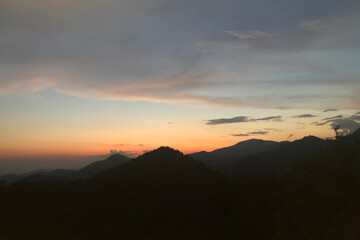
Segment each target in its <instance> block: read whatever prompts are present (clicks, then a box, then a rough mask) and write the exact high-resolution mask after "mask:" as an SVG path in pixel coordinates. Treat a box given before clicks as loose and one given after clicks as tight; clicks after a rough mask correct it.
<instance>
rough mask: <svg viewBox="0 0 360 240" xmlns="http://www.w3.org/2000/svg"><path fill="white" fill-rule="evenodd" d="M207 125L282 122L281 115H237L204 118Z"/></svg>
mask: <svg viewBox="0 0 360 240" xmlns="http://www.w3.org/2000/svg"><path fill="white" fill-rule="evenodd" d="M206 121H207V122H206V124H207V125H218V124H227V123H240V122H257V121H271V122H282V121H283V120H282V118H281V116H270V117H264V118H250V117H248V116H237V117H233V118H218V119H210V120H206Z"/></svg>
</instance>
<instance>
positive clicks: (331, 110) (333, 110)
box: [323, 108, 339, 112]
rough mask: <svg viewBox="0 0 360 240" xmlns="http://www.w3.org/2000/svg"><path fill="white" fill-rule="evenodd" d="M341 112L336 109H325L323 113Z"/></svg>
mask: <svg viewBox="0 0 360 240" xmlns="http://www.w3.org/2000/svg"><path fill="white" fill-rule="evenodd" d="M337 111H339V110H337V109H334V108H329V109H325V110H324V111H323V112H337Z"/></svg>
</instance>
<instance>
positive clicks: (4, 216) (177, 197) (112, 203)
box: [0, 140, 360, 240]
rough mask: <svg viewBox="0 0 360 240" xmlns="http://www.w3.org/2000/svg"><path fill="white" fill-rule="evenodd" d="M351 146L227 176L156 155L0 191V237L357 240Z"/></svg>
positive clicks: (356, 166)
mask: <svg viewBox="0 0 360 240" xmlns="http://www.w3.org/2000/svg"><path fill="white" fill-rule="evenodd" d="M359 149H360V144H359V142H356V143H352V144H344V143H343V142H341V140H338V141H336V142H335V144H334V147H333V148H332V149H331V150H329V151H327V152H324V153H323V154H321V155H317V156H316V157H310V158H307V159H303V160H301V161H297V162H295V163H293V164H292V165H291V166H289V168H288V169H287V170H286V171H285V172H283V173H281V174H278V175H273V176H271V177H256V176H242V177H240V178H232V177H229V176H227V175H224V174H222V173H219V172H215V171H213V170H211V169H210V168H208V167H206V166H205V165H204V164H202V163H201V162H198V161H196V160H193V159H192V158H190V157H188V156H184V155H183V154H182V153H180V152H178V151H174V150H172V149H170V148H160V149H157V150H155V151H152V152H149V153H147V154H144V155H142V156H140V157H139V158H137V159H134V160H131V161H130V162H128V163H125V164H122V165H120V166H118V167H115V168H113V169H111V170H109V171H106V172H103V173H101V174H99V175H97V176H95V177H94V178H91V179H88V180H79V181H73V182H18V183H14V184H12V185H8V186H7V185H4V184H3V185H1V186H0V239H7V240H12V239H16V240H17V239H27V240H28V239H37V240H39V239H54V240H55V239H84V240H85V239H129V240H131V239H148V240H149V239H174V240H176V239H225V240H226V239H229V240H230V239H274V240H280V239H292V240H296V239H316V240H319V239H358V237H359V236H360V150H359Z"/></svg>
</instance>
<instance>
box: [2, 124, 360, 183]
mask: <svg viewBox="0 0 360 240" xmlns="http://www.w3.org/2000/svg"><path fill="white" fill-rule="evenodd" d="M359 141H360V129H358V130H357V131H355V132H354V133H352V134H349V135H347V136H344V137H341V138H339V141H337V143H338V144H341V143H346V144H354V143H357V142H359ZM333 145H334V141H333V140H324V139H320V138H318V137H314V136H307V137H304V138H303V139H300V140H296V141H293V142H289V141H283V142H275V141H265V140H260V139H250V140H246V141H242V142H239V143H237V144H235V145H232V146H229V147H225V148H220V149H216V150H214V151H211V152H205V151H202V152H196V153H192V154H188V155H187V158H192V159H195V160H198V161H200V162H202V163H204V164H205V165H207V166H210V167H211V168H213V169H216V170H219V171H221V172H223V173H226V174H229V175H231V176H234V177H239V176H242V175H259V176H266V175H272V174H278V173H281V172H283V171H285V170H286V169H287V168H288V167H289V166H290V165H291V164H292V163H293V162H296V161H298V160H301V159H304V158H308V157H309V156H316V155H317V154H321V153H323V152H325V151H327V150H328V149H329V148H331V147H332V146H333ZM160 149H162V150H164V149H163V148H160ZM164 151H165V152H167V151H166V150H164ZM145 156H148V155H145ZM139 159H142V157H140V158H139ZM129 161H130V158H128V157H125V156H123V155H120V154H114V155H111V156H110V157H108V158H107V159H105V160H101V161H96V162H93V163H91V164H89V165H87V166H85V167H83V168H81V169H78V170H71V169H56V170H48V169H46V170H35V171H32V172H28V173H24V174H7V175H2V176H0V181H5V182H7V183H13V182H16V181H34V182H36V181H73V180H80V179H88V178H91V177H93V176H95V175H97V174H99V173H102V172H105V171H107V170H110V169H112V168H114V167H117V166H118V165H120V164H123V163H127V162H129ZM137 161H140V160H132V161H130V162H134V163H132V164H135V163H136V162H137Z"/></svg>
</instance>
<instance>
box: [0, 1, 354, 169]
mask: <svg viewBox="0 0 360 240" xmlns="http://www.w3.org/2000/svg"><path fill="white" fill-rule="evenodd" d="M359 26H360V2H359V1H357V0H311V1H310V0H303V1H299V0H277V1H275V0H261V1H254V0H253V1H250V0H237V1H236V0H221V1H220V0H219V1H215V0H121V1H119V0H117V1H116V0H102V1H98V0H21V1H14V0H1V1H0V161H5V160H9V159H12V158H24V159H25V158H29V157H31V158H36V157H50V156H90V155H99V154H105V153H108V152H109V151H110V149H115V150H118V151H122V153H124V154H127V155H130V156H135V155H137V154H141V153H143V152H144V151H147V150H152V149H154V148H157V147H159V146H162V145H167V146H171V147H173V148H176V149H179V150H181V151H183V152H185V153H191V152H195V151H200V150H206V151H209V150H213V149H216V148H220V147H224V146H229V145H232V144H235V143H237V142H239V141H243V140H247V139H251V138H259V139H268V140H275V141H283V140H291V141H292V140H295V139H299V138H302V137H303V136H307V135H315V136H318V137H322V138H325V137H333V136H334V131H333V130H332V128H333V127H334V126H336V125H340V126H341V127H342V131H343V133H344V134H346V133H350V132H352V131H354V130H356V129H357V128H358V127H359V126H360V124H359V123H360V94H359V93H360V27H359ZM0 173H1V170H0Z"/></svg>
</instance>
